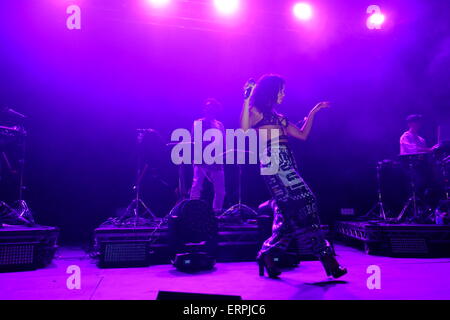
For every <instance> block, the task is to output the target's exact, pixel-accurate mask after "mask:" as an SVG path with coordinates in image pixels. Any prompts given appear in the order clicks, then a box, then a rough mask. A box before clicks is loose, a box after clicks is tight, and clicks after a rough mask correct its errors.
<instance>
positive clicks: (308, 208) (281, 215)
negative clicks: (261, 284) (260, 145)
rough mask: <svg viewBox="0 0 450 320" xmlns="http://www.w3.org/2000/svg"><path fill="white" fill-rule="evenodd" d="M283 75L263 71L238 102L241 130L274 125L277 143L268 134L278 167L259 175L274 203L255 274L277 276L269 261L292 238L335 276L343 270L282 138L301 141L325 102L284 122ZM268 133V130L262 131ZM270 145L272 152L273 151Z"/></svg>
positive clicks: (287, 146) (248, 86)
mask: <svg viewBox="0 0 450 320" xmlns="http://www.w3.org/2000/svg"><path fill="white" fill-rule="evenodd" d="M284 90H285V82H284V79H283V78H281V77H280V76H278V75H264V76H263V77H262V78H261V79H260V80H259V81H258V83H257V84H256V86H255V85H254V84H252V83H251V82H249V83H247V84H246V88H245V91H246V92H247V93H250V94H249V95H248V97H247V98H246V99H245V101H244V106H243V110H242V114H241V127H242V129H243V130H247V129H249V128H255V129H259V130H261V129H278V130H276V131H278V132H279V136H278V138H279V143H278V144H275V143H272V145H271V140H273V139H274V138H276V137H274V136H272V137H271V136H270V135H269V134H268V144H267V145H268V147H267V148H268V152H269V154H270V153H271V152H277V153H278V155H279V157H278V159H279V169H278V171H277V172H276V173H275V174H273V175H263V178H264V180H265V183H266V185H267V187H268V188H269V189H270V192H271V194H272V197H273V198H274V200H275V202H276V207H277V208H276V210H275V213H274V222H273V227H272V235H271V237H270V238H269V239H267V240H266V241H265V242H264V244H263V246H262V248H261V250H260V252H259V254H258V257H257V259H258V263H259V273H260V275H261V276H263V275H264V269H266V270H267V273H268V275H269V277H271V278H276V277H278V276H279V275H280V274H281V271H280V270H278V268H277V267H276V265H275V263H274V255H275V253H280V252H283V251H285V250H286V249H287V247H288V245H289V243H290V242H291V241H292V240H296V241H299V242H301V243H302V244H304V245H307V246H309V247H310V248H311V249H312V251H313V253H314V254H315V255H317V257H318V258H319V259H320V261H321V262H322V264H323V266H324V268H325V271H326V273H327V275H328V276H332V277H333V278H339V277H341V276H343V275H344V274H346V273H347V269H345V268H343V267H342V266H340V265H339V263H338V262H337V261H336V259H335V257H334V254H333V252H332V250H331V247H330V245H329V243H328V242H327V240H325V237H324V234H323V232H322V230H321V229H320V220H319V213H318V208H317V204H316V199H315V196H314V194H313V193H312V192H311V190H310V189H309V187H308V185H307V184H306V183H305V182H304V181H303V179H302V177H301V176H300V175H299V173H298V169H297V165H296V163H295V160H294V156H293V154H292V152H291V149H290V147H289V145H288V136H291V137H294V138H297V139H300V140H306V138H307V137H308V135H309V133H310V131H311V127H312V124H313V121H314V117H315V115H316V113H317V112H318V111H319V110H321V109H323V108H327V107H328V106H329V104H328V103H327V102H321V103H319V104H317V105H316V106H315V107H314V108H313V109H312V110H311V111H310V113H309V115H308V117H307V118H306V119H305V122H304V124H303V125H302V127H301V128H298V127H297V126H295V125H294V124H292V123H290V122H289V121H288V120H287V118H286V117H284V116H283V115H281V114H279V113H277V112H276V110H275V109H276V107H277V106H278V105H280V104H281V103H282V101H283V99H284V96H285V91H284ZM270 132H271V131H270V130H268V133H270ZM275 148H276V149H277V150H275Z"/></svg>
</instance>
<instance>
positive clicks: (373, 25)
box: [366, 5, 385, 29]
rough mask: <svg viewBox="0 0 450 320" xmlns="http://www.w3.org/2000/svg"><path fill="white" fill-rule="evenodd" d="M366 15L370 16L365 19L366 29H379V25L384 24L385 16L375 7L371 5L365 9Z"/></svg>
mask: <svg viewBox="0 0 450 320" xmlns="http://www.w3.org/2000/svg"><path fill="white" fill-rule="evenodd" d="M367 13H368V14H370V16H369V17H368V18H367V23H366V24H367V28H369V29H381V25H382V24H383V23H384V20H385V16H384V14H383V13H381V9H380V7H379V6H377V5H371V6H369V7H368V8H367Z"/></svg>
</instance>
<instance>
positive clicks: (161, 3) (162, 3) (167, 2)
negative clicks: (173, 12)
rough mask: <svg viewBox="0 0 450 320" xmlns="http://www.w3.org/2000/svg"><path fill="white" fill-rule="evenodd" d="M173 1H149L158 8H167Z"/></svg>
mask: <svg viewBox="0 0 450 320" xmlns="http://www.w3.org/2000/svg"><path fill="white" fill-rule="evenodd" d="M170 1H171V0H148V2H149V3H150V4H151V5H152V6H154V7H157V8H162V7H165V6H167V5H168V4H169V3H170Z"/></svg>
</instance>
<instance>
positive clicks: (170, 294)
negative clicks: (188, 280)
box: [156, 291, 242, 300]
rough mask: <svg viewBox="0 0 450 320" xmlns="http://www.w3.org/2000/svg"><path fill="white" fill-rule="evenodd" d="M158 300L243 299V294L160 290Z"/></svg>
mask: <svg viewBox="0 0 450 320" xmlns="http://www.w3.org/2000/svg"><path fill="white" fill-rule="evenodd" d="M156 300H242V298H241V296H232V295H224V294H205V293H187V292H177V291H159V292H158V296H157V297H156Z"/></svg>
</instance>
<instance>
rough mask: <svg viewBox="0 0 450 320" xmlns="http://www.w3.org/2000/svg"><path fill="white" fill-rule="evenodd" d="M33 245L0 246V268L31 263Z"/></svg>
mask: <svg viewBox="0 0 450 320" xmlns="http://www.w3.org/2000/svg"><path fill="white" fill-rule="evenodd" d="M33 257H34V244H8V245H0V266H9V265H28V264H32V263H33Z"/></svg>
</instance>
